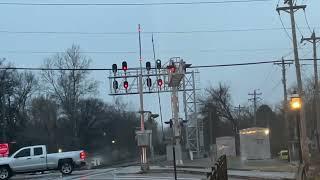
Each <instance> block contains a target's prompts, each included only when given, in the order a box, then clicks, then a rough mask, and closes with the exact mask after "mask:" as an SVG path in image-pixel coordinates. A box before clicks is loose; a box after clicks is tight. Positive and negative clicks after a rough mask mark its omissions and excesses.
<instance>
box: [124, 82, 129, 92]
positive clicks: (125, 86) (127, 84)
mask: <svg viewBox="0 0 320 180" xmlns="http://www.w3.org/2000/svg"><path fill="white" fill-rule="evenodd" d="M123 87H124V88H125V89H126V90H127V89H128V87H129V83H128V81H124V82H123Z"/></svg>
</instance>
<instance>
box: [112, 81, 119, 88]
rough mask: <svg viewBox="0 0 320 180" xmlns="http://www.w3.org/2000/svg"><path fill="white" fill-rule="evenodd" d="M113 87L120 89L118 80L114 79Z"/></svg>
mask: <svg viewBox="0 0 320 180" xmlns="http://www.w3.org/2000/svg"><path fill="white" fill-rule="evenodd" d="M112 86H113V89H118V88H119V83H118V81H117V80H114V81H113V83H112Z"/></svg>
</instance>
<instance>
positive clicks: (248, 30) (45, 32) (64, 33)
mask: <svg viewBox="0 0 320 180" xmlns="http://www.w3.org/2000/svg"><path fill="white" fill-rule="evenodd" d="M280 18H281V17H280ZM281 22H282V20H281ZM302 28H307V27H302ZM318 28H319V27H316V29H318ZM283 29H285V30H287V29H291V28H288V27H285V26H284V24H283V23H282V27H280V28H277V27H273V28H243V29H241V28H239V29H216V30H209V29H208V30H191V31H142V32H141V33H142V34H194V33H226V32H253V31H278V30H283ZM0 33H7V34H40V35H41V34H43V35H100V36H103V35H136V34H137V32H133V31H132V32H128V31H127V32H84V31H82V32H81V31H9V30H0ZM290 38H291V37H290Z"/></svg>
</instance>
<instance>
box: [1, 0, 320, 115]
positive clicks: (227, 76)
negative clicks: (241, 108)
mask: <svg viewBox="0 0 320 180" xmlns="http://www.w3.org/2000/svg"><path fill="white" fill-rule="evenodd" d="M217 1H222V0H217ZM297 1H298V3H301V2H303V3H305V4H306V5H307V9H306V16H307V19H308V21H309V24H310V26H311V28H314V27H316V32H317V33H318V34H319V35H320V31H319V30H320V29H319V27H320V25H319V23H320V22H319V19H320V13H319V7H320V1H318V0H297ZM0 2H24V3H28V2H39V3H42V2H48V3H50V2H53V3H57V2H61V3H66V2H70V3H86V2H87V3H94V2H96V3H105V2H106V1H93V0H90V1H89V0H82V1H75V0H68V1H62V0H61V1H56V0H46V1H27V0H24V1H13V0H8V1H4V0H1V1H0ZM107 2H108V3H143V2H148V3H150V2H190V1H188V0H175V1H171V0H167V1H164V0H162V1H161V0H158V1H151V0H148V1H147V0H130V1H123V0H122V1H119V0H117V1H107ZM277 2H278V0H274V1H268V2H248V3H225V4H202V5H159V6H18V5H0V57H5V58H7V59H8V61H10V62H13V63H14V64H15V66H17V67H39V66H41V64H42V63H43V59H44V58H45V57H48V56H50V55H51V54H50V53H49V54H46V53H30V52H35V51H37V52H38V51H45V52H48V51H49V52H52V51H54V52H55V51H64V50H65V49H66V48H69V47H71V45H72V44H73V43H74V44H78V45H80V47H81V49H82V50H83V51H90V52H92V51H112V52H114V51H116V52H119V51H120V52H131V53H110V54H96V53H89V54H86V55H88V56H89V57H91V59H92V67H98V68H101V67H105V68H111V65H112V64H113V63H117V64H118V65H119V66H120V64H121V62H122V60H127V61H128V66H129V67H137V66H138V63H139V62H138V57H139V54H138V50H139V46H138V36H137V34H121V35H119V34H118V35H117V34H111V35H110V34H109V35H85V34H33V33H28V34H23V33H22V34H19V33H18V34H17V33H8V32H7V31H10V32H17V31H31V32H33V31H54V32H55V31H57V32H63V31H67V32H70V31H71V32H135V31H137V24H139V23H140V24H141V26H142V31H148V32H159V31H161V32H162V31H170V32H171V31H214V30H238V29H269V30H264V31H262V30H260V31H240V32H239V31H226V32H207V33H204V32H202V33H197V32H194V33H180V34H179V33H173V34H166V33H162V34H159V33H155V34H154V38H155V49H156V57H157V58H158V59H161V60H162V61H163V62H165V61H168V60H169V58H170V57H173V56H179V57H182V58H183V59H184V60H185V61H186V62H187V63H191V64H193V65H210V64H226V63H241V62H254V61H266V60H277V59H280V58H281V56H283V55H286V54H288V52H290V51H291V47H292V44H291V41H290V39H289V38H288V36H287V35H286V33H285V31H284V30H283V29H278V28H281V27H282V26H281V22H280V20H279V16H278V14H277V12H276V11H275V8H276V5H277ZM282 2H283V1H282V0H280V5H283V4H282ZM281 17H282V19H283V22H284V25H285V26H286V27H290V21H289V15H288V14H287V13H284V12H282V13H281ZM296 18H297V22H296V23H297V25H298V26H299V27H300V30H301V33H302V34H304V36H306V37H309V36H310V32H309V30H308V28H307V24H306V21H305V18H304V13H303V11H302V10H300V11H298V12H297V13H296ZM270 28H275V30H270ZM288 31H289V33H290V35H291V32H290V30H288ZM300 38H301V35H300V33H299V32H298V40H300ZM142 48H143V49H142V54H143V59H144V60H148V59H150V60H152V57H153V56H152V45H151V35H150V34H143V35H142ZM303 48H304V49H301V50H300V55H301V56H303V55H305V54H306V53H308V52H309V51H310V49H311V46H310V45H308V44H307V45H305V46H303ZM318 49H319V48H318ZM290 57H292V56H289V57H288V58H290ZM304 57H305V58H311V57H312V56H311V54H310V53H309V54H307V55H305V56H304ZM302 73H303V76H304V78H307V77H310V76H311V75H312V66H304V67H302ZM92 76H93V77H94V78H95V79H96V80H98V81H99V82H100V86H99V95H98V97H99V98H103V99H104V100H105V101H107V102H111V101H112V97H110V96H108V92H109V89H108V87H109V86H108V80H107V76H108V72H93V73H92ZM218 82H226V83H228V84H230V86H231V92H232V96H233V102H234V104H235V105H237V104H247V103H248V98H249V96H248V93H249V92H252V91H253V90H254V89H260V92H262V93H263V94H262V96H261V98H263V101H262V102H261V103H267V104H270V105H272V104H275V103H279V102H280V101H281V99H282V94H283V92H282V91H283V90H282V84H281V69H280V67H279V66H275V65H271V64H269V65H257V66H247V67H244V66H241V67H225V68H211V69H200V88H202V89H204V88H205V87H208V86H209V85H210V84H212V85H213V86H214V85H216V84H217V83H218ZM288 83H289V85H292V84H294V83H295V74H294V66H291V67H289V69H288ZM161 98H162V100H163V104H164V113H165V115H164V117H165V118H166V119H167V118H169V117H170V116H171V115H170V113H171V111H170V106H169V105H168V104H169V98H170V97H169V96H168V95H165V94H162V95H161ZM123 99H124V100H125V101H127V102H130V103H131V106H132V108H133V109H134V110H137V109H136V108H135V107H137V105H138V104H137V102H138V101H137V100H138V98H137V96H126V97H123ZM181 106H182V104H181ZM145 109H147V110H152V111H154V112H158V106H157V99H156V97H155V96H150V95H147V96H145Z"/></svg>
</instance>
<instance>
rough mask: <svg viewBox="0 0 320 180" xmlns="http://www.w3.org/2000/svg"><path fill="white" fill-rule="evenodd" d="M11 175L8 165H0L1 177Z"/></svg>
mask: <svg viewBox="0 0 320 180" xmlns="http://www.w3.org/2000/svg"><path fill="white" fill-rule="evenodd" d="M9 177H10V170H9V168H7V167H0V179H1V180H6V179H9Z"/></svg>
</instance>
